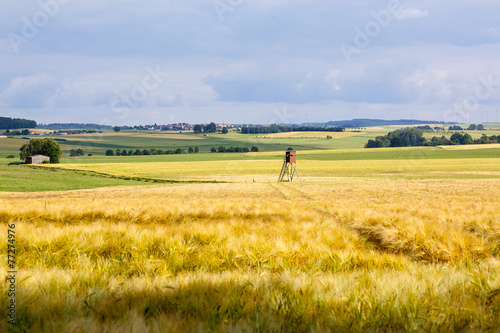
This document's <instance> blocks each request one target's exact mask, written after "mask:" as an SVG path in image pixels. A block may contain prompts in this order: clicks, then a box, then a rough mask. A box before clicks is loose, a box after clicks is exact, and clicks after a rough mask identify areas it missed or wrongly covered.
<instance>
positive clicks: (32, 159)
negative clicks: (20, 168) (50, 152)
mask: <svg viewBox="0 0 500 333" xmlns="http://www.w3.org/2000/svg"><path fill="white" fill-rule="evenodd" d="M45 161H47V162H50V157H48V156H45V155H32V156H28V157H26V164H42V163H43V162H45Z"/></svg>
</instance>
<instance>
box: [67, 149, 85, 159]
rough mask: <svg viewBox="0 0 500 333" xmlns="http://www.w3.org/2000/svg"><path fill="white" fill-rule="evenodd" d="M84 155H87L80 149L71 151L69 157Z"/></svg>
mask: <svg viewBox="0 0 500 333" xmlns="http://www.w3.org/2000/svg"><path fill="white" fill-rule="evenodd" d="M83 155H85V153H84V152H83V150H82V149H80V148H78V149H71V150H70V152H69V156H71V157H76V156H83Z"/></svg>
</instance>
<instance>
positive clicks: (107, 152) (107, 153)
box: [106, 149, 115, 156]
mask: <svg viewBox="0 0 500 333" xmlns="http://www.w3.org/2000/svg"><path fill="white" fill-rule="evenodd" d="M106 156H115V152H114V151H112V150H111V149H108V150H106Z"/></svg>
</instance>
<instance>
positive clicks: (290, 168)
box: [278, 150, 300, 182]
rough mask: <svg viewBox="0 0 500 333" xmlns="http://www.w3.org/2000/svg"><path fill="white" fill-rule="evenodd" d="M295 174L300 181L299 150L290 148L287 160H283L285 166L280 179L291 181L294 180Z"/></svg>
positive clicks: (286, 156)
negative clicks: (298, 168)
mask: <svg viewBox="0 0 500 333" xmlns="http://www.w3.org/2000/svg"><path fill="white" fill-rule="evenodd" d="M294 175H297V178H298V179H299V181H300V176H299V172H298V171H297V152H296V151H295V150H289V151H287V152H286V154H285V160H284V161H283V167H282V168H281V173H280V177H279V179H278V181H279V182H283V181H289V182H291V181H293V176H294ZM285 176H286V179H285Z"/></svg>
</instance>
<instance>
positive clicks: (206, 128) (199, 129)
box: [193, 122, 227, 134]
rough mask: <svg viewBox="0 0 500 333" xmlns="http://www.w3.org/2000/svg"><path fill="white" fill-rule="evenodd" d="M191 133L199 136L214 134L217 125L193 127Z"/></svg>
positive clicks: (212, 123)
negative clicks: (201, 134)
mask: <svg viewBox="0 0 500 333" xmlns="http://www.w3.org/2000/svg"><path fill="white" fill-rule="evenodd" d="M224 128H225V127H224ZM193 131H194V133H196V134H200V133H215V132H216V131H217V125H216V124H215V123H214V122H211V123H210V124H208V125H194V127H193ZM226 131H227V128H226ZM226 133H227V132H226Z"/></svg>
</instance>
